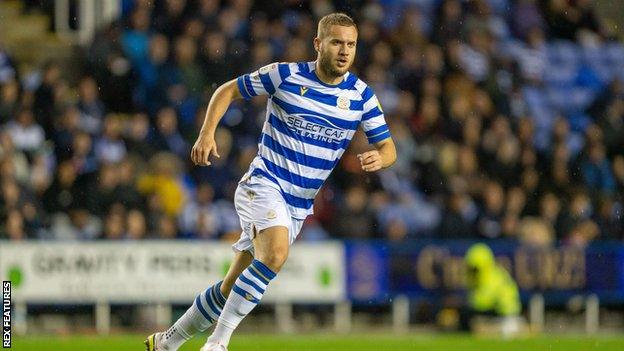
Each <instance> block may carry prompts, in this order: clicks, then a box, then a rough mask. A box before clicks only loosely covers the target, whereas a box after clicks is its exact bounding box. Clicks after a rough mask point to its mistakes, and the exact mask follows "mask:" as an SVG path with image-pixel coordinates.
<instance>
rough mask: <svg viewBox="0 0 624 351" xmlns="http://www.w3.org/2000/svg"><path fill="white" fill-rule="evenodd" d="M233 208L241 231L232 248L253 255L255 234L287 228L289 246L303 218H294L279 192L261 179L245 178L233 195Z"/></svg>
mask: <svg viewBox="0 0 624 351" xmlns="http://www.w3.org/2000/svg"><path fill="white" fill-rule="evenodd" d="M234 206H235V208H236V213H237V214H238V218H239V219H240V224H241V228H242V229H243V231H242V233H241V236H240V238H239V239H238V241H237V242H236V243H234V245H232V248H233V249H234V250H235V251H249V252H250V253H251V254H252V255H254V248H253V244H252V240H253V239H254V238H255V236H256V235H258V233H259V232H260V231H261V230H263V229H266V228H269V227H273V226H284V227H286V228H288V239H289V244H290V245H292V244H293V242H295V239H297V235H299V232H300V231H301V227H303V222H304V220H303V219H297V218H293V217H291V215H290V211H289V210H288V207H287V206H286V201H285V200H284V197H283V196H282V194H281V192H280V190H279V189H278V188H277V186H276V185H274V183H273V182H271V181H270V180H268V179H266V178H264V177H262V176H255V175H254V176H251V177H250V176H248V175H245V176H244V177H243V179H242V180H241V181H240V182H239V183H238V187H237V188H236V193H235V194H234Z"/></svg>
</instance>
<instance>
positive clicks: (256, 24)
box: [0, 0, 624, 245]
mask: <svg viewBox="0 0 624 351" xmlns="http://www.w3.org/2000/svg"><path fill="white" fill-rule="evenodd" d="M122 3H123V9H122V16H121V18H120V19H119V21H117V22H115V23H112V24H111V25H109V26H107V27H106V28H104V29H103V30H101V31H100V32H98V33H97V35H96V37H95V38H94V39H93V42H92V44H91V45H90V46H89V47H87V48H84V50H83V56H84V60H83V61H84V62H86V64H85V65H84V66H83V67H72V68H73V69H76V70H80V74H79V76H80V79H79V80H78V81H76V82H70V81H68V79H67V78H66V75H64V74H63V72H62V68H63V67H64V65H63V63H62V62H53V61H51V62H49V63H47V64H46V65H45V66H43V67H41V69H40V70H39V71H38V72H30V73H28V74H25V75H19V74H18V63H16V62H14V61H13V59H12V58H11V53H10V52H7V51H6V50H3V49H2V48H1V47H0V92H1V93H0V185H1V191H0V194H1V196H0V238H3V239H6V238H8V239H9V240H22V239H59V240H62V239H79V240H92V239H108V240H115V239H129V240H134V239H143V238H200V239H223V240H231V239H232V238H234V237H236V236H237V235H238V233H239V223H238V219H237V216H236V213H235V211H234V208H233V204H232V198H233V193H234V190H235V187H236V184H237V181H238V180H239V179H240V177H241V175H242V174H243V173H244V172H245V171H246V170H247V167H248V165H249V162H250V161H251V159H252V158H253V157H254V156H255V153H256V151H257V142H258V136H259V135H260V130H261V126H262V123H263V122H264V118H265V115H264V113H265V111H264V108H265V105H266V100H264V99H263V98H254V99H252V100H251V101H249V102H245V101H243V100H240V101H237V102H235V103H234V104H233V105H232V106H231V108H230V109H229V110H228V112H227V113H226V115H225V116H224V118H223V120H222V123H221V126H220V127H219V129H218V131H217V135H216V138H217V145H218V148H219V153H220V155H221V158H220V159H216V160H214V162H213V165H212V166H211V167H196V166H194V165H193V164H191V162H190V159H189V151H190V147H191V146H192V143H193V142H194V140H195V137H196V134H197V131H198V126H200V125H201V122H202V121H203V118H204V113H205V110H206V104H207V102H208V100H209V98H210V96H211V94H212V92H213V91H214V90H215V89H216V87H218V86H219V85H220V84H221V83H223V82H225V81H226V80H229V79H232V78H235V77H236V76H238V75H240V74H242V73H247V72H251V71H253V70H256V69H258V68H259V67H261V66H264V65H266V64H268V63H271V62H275V61H311V60H314V59H315V57H316V54H315V52H314V51H313V47H312V38H313V37H314V35H315V33H316V27H315V23H316V20H317V19H318V18H320V17H321V16H323V15H324V14H326V13H329V12H332V11H335V10H339V11H344V12H346V13H348V14H350V15H352V16H354V18H355V19H356V21H357V23H358V26H359V40H358V51H357V57H356V61H355V65H354V68H353V72H355V73H356V74H357V75H358V76H359V77H361V78H362V79H364V80H365V81H366V82H367V83H368V84H369V85H370V86H371V87H372V88H373V89H374V91H375V93H376V94H377V95H378V97H379V99H380V101H381V104H382V106H383V109H384V112H385V116H386V120H387V122H388V124H389V126H390V130H391V132H392V134H393V137H394V139H395V142H396V144H397V148H398V160H397V163H396V164H395V166H394V167H393V168H391V169H389V170H385V171H383V172H379V173H378V174H374V175H370V174H364V173H363V172H362V171H361V169H360V166H359V161H358V160H357V158H356V157H355V155H356V154H357V153H359V152H361V151H362V150H365V149H367V148H368V147H369V146H367V143H366V138H365V137H364V136H363V135H359V136H358V137H356V138H355V140H354V141H353V143H352V145H351V147H350V149H349V150H348V151H347V153H345V156H344V157H343V159H342V161H341V163H340V164H339V166H338V167H337V169H336V170H335V171H334V173H333V175H332V176H331V177H330V179H329V180H328V181H327V182H326V184H325V185H324V187H323V190H322V191H321V193H320V194H319V196H318V197H317V199H316V202H315V215H314V216H312V217H310V218H309V219H308V220H307V222H306V226H305V228H304V230H303V233H302V234H301V236H302V239H301V240H320V239H326V238H345V239H351V238H387V239H390V240H394V241H400V240H404V239H406V238H510V239H518V240H522V241H525V242H530V243H533V244H537V245H549V244H550V243H553V242H555V241H557V240H561V241H563V242H564V243H568V244H570V245H585V244H586V243H587V242H589V241H591V240H595V239H616V240H624V218H623V208H622V205H623V201H624V84H623V82H624V46H623V45H622V43H621V42H619V41H618V40H617V39H616V38H615V35H614V34H613V33H611V32H610V30H609V27H608V26H606V25H605V24H604V23H603V21H601V20H600V19H599V18H598V17H597V16H596V14H595V12H594V9H593V7H592V1H590V0H570V1H568V0H471V1H462V0H411V1H407V0H405V1H400V0H384V1H380V2H376V1H353V2H352V1H333V2H332V1H328V0H311V1H303V2H299V1H271V0H265V1H256V2H255V3H254V2H252V1H249V0H231V1H219V0H197V1H191V0H188V1H187V0H166V1H157V2H152V1H141V0H136V1H131V0H128V1H123V2H122ZM354 4H356V5H354ZM73 73H74V74H75V73H76V72H73ZM358 134H359V133H358Z"/></svg>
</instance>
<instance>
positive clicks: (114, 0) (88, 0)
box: [54, 0, 121, 45]
mask: <svg viewBox="0 0 624 351" xmlns="http://www.w3.org/2000/svg"><path fill="white" fill-rule="evenodd" d="M120 2H121V1H120V0H97V1H95V0H77V1H75V2H74V3H75V6H76V11H75V13H76V16H75V19H72V18H70V14H71V12H72V8H71V6H72V4H71V2H70V0H55V1H54V24H55V28H54V30H55V31H56V33H57V34H58V35H60V36H62V37H64V38H67V39H69V40H72V41H74V42H76V43H78V44H81V45H86V44H88V43H89V42H90V41H91V39H93V35H94V34H95V32H96V31H97V30H98V29H99V28H101V27H103V26H105V25H107V24H108V23H110V22H112V21H114V20H115V19H117V18H118V17H119V14H120V11H121V3H120ZM70 20H75V21H76V24H77V28H76V29H73V28H71V26H70Z"/></svg>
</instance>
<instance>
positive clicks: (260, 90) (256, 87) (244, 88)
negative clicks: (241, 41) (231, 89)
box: [236, 62, 290, 100]
mask: <svg viewBox="0 0 624 351" xmlns="http://www.w3.org/2000/svg"><path fill="white" fill-rule="evenodd" d="M289 75H290V68H289V65H288V64H287V63H277V62H274V63H271V64H269V65H266V66H264V67H262V68H260V69H259V70H257V71H254V72H252V73H248V74H243V75H242V76H240V77H238V78H237V79H236V83H237V84H238V90H239V91H240V93H241V95H242V96H243V98H245V99H246V100H249V99H251V98H252V97H254V96H258V95H273V94H275V91H276V90H277V88H279V86H280V84H281V83H282V81H283V80H284V79H286V77H288V76H289Z"/></svg>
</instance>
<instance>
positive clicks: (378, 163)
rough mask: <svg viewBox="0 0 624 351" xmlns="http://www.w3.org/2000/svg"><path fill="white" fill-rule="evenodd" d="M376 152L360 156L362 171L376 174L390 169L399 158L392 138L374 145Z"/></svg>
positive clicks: (372, 151) (368, 152)
mask: <svg viewBox="0 0 624 351" xmlns="http://www.w3.org/2000/svg"><path fill="white" fill-rule="evenodd" d="M373 145H374V146H375V150H371V151H366V152H363V153H361V154H359V155H357V156H358V158H359V159H360V164H361V166H362V169H363V170H364V171H366V172H375V171H378V170H380V169H384V168H388V167H390V166H392V164H394V162H395V161H396V158H397V154H396V147H395V146H394V141H393V140H392V138H391V137H388V138H386V139H384V140H382V141H379V142H376V143H375V144H373Z"/></svg>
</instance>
